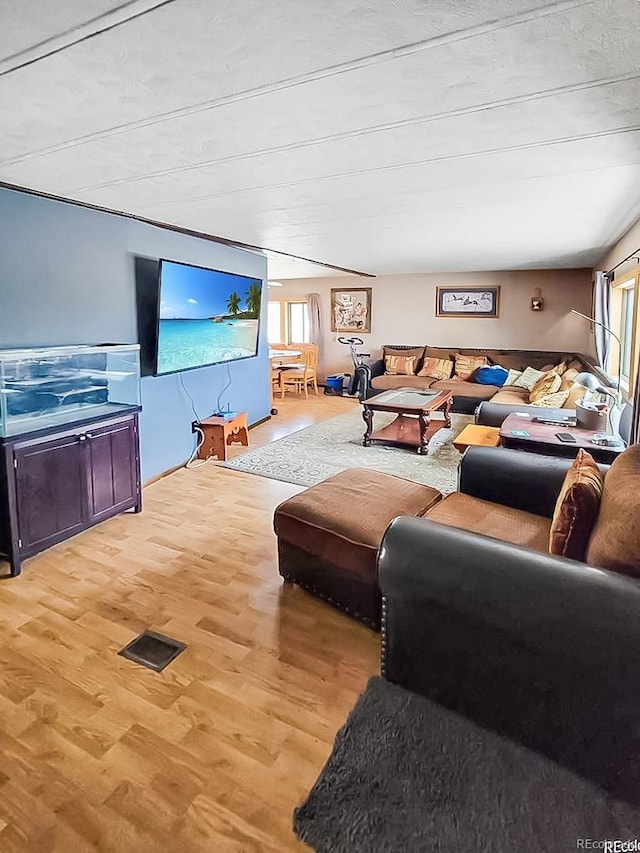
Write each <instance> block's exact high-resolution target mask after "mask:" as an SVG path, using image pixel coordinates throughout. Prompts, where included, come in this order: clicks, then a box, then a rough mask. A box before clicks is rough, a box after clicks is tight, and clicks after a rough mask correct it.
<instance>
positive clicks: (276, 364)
mask: <svg viewBox="0 0 640 853" xmlns="http://www.w3.org/2000/svg"><path fill="white" fill-rule="evenodd" d="M301 355H302V350H298V349H272V348H271V347H269V363H270V365H271V370H286V369H287V368H288V367H289V366H291V367H297V366H298V364H295V363H294V364H290V365H289V363H290V362H291V359H294V358H300V356H301ZM274 403H275V398H274V396H273V382H272V383H271V412H270V413H271V414H272V415H277V414H278V410H277V409H276V408H275V406H274Z"/></svg>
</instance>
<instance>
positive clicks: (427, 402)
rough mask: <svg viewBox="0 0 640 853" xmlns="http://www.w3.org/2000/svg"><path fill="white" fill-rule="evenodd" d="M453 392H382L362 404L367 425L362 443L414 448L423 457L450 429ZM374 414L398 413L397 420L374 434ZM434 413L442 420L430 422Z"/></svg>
mask: <svg viewBox="0 0 640 853" xmlns="http://www.w3.org/2000/svg"><path fill="white" fill-rule="evenodd" d="M452 400H453V395H452V393H451V391H416V390H414V389H413V388H397V389H395V390H393V391H383V393H382V394H376V396H375V397H371V398H370V399H368V400H364V401H363V403H362V417H363V418H364V422H365V423H366V425H367V429H366V432H365V434H364V439H363V440H362V443H363V444H364V446H365V447H369V446H370V445H372V444H374V443H376V444H390V445H394V446H397V447H411V448H413V449H414V450H416V451H417V452H418V453H420V454H426V453H428V452H429V441H430V440H431V438H432V437H433V435H434V434H435V433H436V432H437V431H438V430H439V429H442V428H443V427H450V426H451V417H450V412H451V401H452ZM374 412H395V413H396V414H397V417H396V419H395V420H394V421H392V422H391V423H390V424H388V425H387V426H385V427H382V428H381V429H379V430H376V431H375V432H374V431H373V414H374ZM434 412H441V413H442V417H441V418H438V419H436V420H431V415H432V414H433V413H434Z"/></svg>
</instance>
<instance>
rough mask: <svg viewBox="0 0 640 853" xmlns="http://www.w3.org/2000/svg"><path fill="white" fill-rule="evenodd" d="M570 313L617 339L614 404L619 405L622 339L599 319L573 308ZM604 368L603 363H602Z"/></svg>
mask: <svg viewBox="0 0 640 853" xmlns="http://www.w3.org/2000/svg"><path fill="white" fill-rule="evenodd" d="M571 313H572V314H577V315H578V317H582V318H583V319H584V320H588V321H589V322H590V323H595V325H596V326H600V328H601V329H604V330H605V332H606V333H607V334H608V335H611V337H612V338H615V339H616V340H617V341H618V346H619V347H620V354H619V356H618V386H617V388H616V391H617V395H616V405H618V406H619V405H620V403H621V400H620V395H621V393H622V341H621V340H620V338H619V337H618V336H617V335H616V333H615V332H614V331H613V330H612V329H610V328H609V327H608V326H605V324H604V323H601V322H600V321H599V320H596V319H595V318H594V317H590V316H589V315H588V314H583V313H582V311H576V309H575V308H572V309H571ZM602 366H603V368H604V365H602Z"/></svg>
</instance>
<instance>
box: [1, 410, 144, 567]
mask: <svg viewBox="0 0 640 853" xmlns="http://www.w3.org/2000/svg"><path fill="white" fill-rule="evenodd" d="M1 448H2V455H3V459H2V470H1V472H0V552H2V553H3V554H4V555H6V557H7V559H8V560H9V564H10V570H11V574H12V575H17V574H19V573H20V570H21V562H22V560H23V559H24V558H25V557H29V556H31V555H32V554H36V553H37V552H38V551H42V550H44V549H45V548H48V547H49V546H50V545H53V544H55V543H56V542H61V541H62V540H63V539H67V538H68V537H69V536H73V535H74V534H75V533H79V532H80V531H81V530H85V529H86V528H87V527H90V526H91V525H93V524H97V523H98V522H100V521H103V520H104V519H106V518H110V517H111V516H113V515H117V514H118V513H120V512H123V511H124V510H127V509H134V510H135V511H136V512H139V511H140V509H141V489H140V455H139V442H138V413H137V410H135V411H132V412H130V413H128V414H125V415H119V416H118V417H114V418H109V419H105V418H102V419H101V420H98V421H89V422H87V421H85V422H83V423H76V424H74V425H70V424H68V425H66V426H65V427H64V428H63V429H61V428H56V429H50V430H42V431H40V432H38V433H31V434H23V435H17V436H12V437H11V438H6V439H3V440H2V445H1Z"/></svg>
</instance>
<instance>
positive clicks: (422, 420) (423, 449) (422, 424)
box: [418, 412, 431, 456]
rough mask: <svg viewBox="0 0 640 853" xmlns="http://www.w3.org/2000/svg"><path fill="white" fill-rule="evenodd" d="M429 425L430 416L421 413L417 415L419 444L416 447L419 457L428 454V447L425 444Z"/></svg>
mask: <svg viewBox="0 0 640 853" xmlns="http://www.w3.org/2000/svg"><path fill="white" fill-rule="evenodd" d="M430 423H431V415H430V414H426V415H425V414H424V413H423V412H421V413H420V414H419V415H418V427H419V430H420V444H419V445H418V453H419V454H420V456H426V454H427V453H428V452H429V445H428V444H427V428H428V426H429V424H430Z"/></svg>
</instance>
